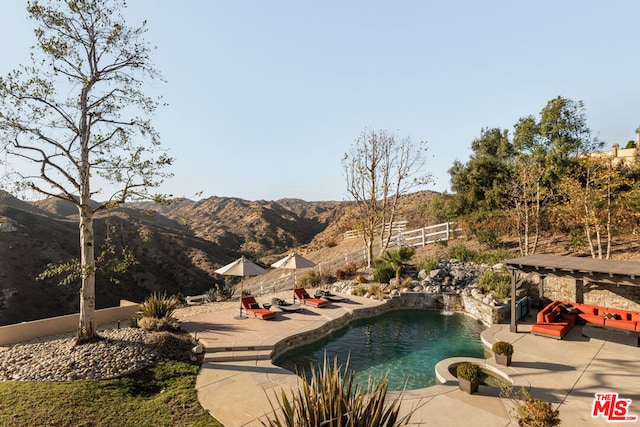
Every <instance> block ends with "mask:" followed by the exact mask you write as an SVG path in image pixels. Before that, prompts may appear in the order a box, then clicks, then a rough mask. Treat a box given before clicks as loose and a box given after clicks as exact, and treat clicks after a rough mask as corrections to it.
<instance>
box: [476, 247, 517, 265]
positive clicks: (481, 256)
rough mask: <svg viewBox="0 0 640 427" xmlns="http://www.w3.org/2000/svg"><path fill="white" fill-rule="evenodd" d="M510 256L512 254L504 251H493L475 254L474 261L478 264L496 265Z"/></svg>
mask: <svg viewBox="0 0 640 427" xmlns="http://www.w3.org/2000/svg"><path fill="white" fill-rule="evenodd" d="M512 256H513V254H512V253H511V252H509V251H508V250H506V249H494V250H492V251H480V252H477V253H476V255H475V257H474V260H475V262H476V263H478V264H497V263H499V262H501V261H504V260H505V259H509V258H511V257H512Z"/></svg>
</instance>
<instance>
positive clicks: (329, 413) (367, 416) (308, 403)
mask: <svg viewBox="0 0 640 427" xmlns="http://www.w3.org/2000/svg"><path fill="white" fill-rule="evenodd" d="M348 365H349V362H348V361H347V364H346V366H345V368H344V372H341V368H340V367H339V366H338V361H337V359H334V363H333V368H332V367H331V366H330V364H329V363H328V362H327V359H326V357H325V360H324V366H323V368H322V369H321V370H320V371H316V369H315V368H314V367H313V366H312V367H311V379H310V380H307V379H305V378H303V379H302V383H301V385H300V387H299V389H298V390H297V391H296V392H292V397H289V396H288V395H287V393H286V392H285V391H284V390H282V391H281V394H280V396H278V393H277V392H276V393H274V395H275V400H276V404H274V403H273V402H272V401H271V400H269V403H270V405H271V409H273V414H272V415H270V417H272V418H275V419H269V420H267V421H261V423H262V425H263V426H269V427H312V426H321V425H327V426H343V427H356V426H380V427H387V426H388V427H394V426H401V425H406V424H407V423H408V422H409V420H410V418H411V415H412V413H413V411H411V412H409V413H408V414H407V415H405V416H404V417H400V416H399V411H400V405H401V403H402V397H403V394H402V393H401V394H400V395H399V396H398V397H397V398H395V399H394V400H393V401H391V402H389V403H386V402H385V399H386V394H387V388H388V380H387V378H386V377H385V378H383V379H381V380H380V381H378V382H373V381H370V382H369V384H368V386H367V387H366V389H361V388H360V387H358V385H356V384H354V383H353V378H354V374H353V372H351V373H348V372H347V371H348Z"/></svg>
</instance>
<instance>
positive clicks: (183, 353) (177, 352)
mask: <svg viewBox="0 0 640 427" xmlns="http://www.w3.org/2000/svg"><path fill="white" fill-rule="evenodd" d="M144 342H145V344H147V345H148V346H150V347H152V348H154V349H155V350H157V351H158V353H159V354H160V357H161V358H162V359H165V360H181V361H184V362H187V361H189V360H190V358H191V349H192V348H193V346H194V345H196V342H195V341H194V340H193V338H192V337H191V335H189V334H187V333H181V334H177V333H175V332H168V331H162V332H153V333H150V334H149V335H147V336H146V337H145V339H144Z"/></svg>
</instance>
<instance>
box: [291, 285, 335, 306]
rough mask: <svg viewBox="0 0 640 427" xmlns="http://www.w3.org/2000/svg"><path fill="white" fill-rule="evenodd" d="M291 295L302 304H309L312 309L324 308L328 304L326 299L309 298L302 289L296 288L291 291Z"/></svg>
mask: <svg viewBox="0 0 640 427" xmlns="http://www.w3.org/2000/svg"><path fill="white" fill-rule="evenodd" d="M293 294H294V295H295V296H296V298H298V299H299V300H300V301H301V302H302V303H303V304H309V305H312V306H314V307H324V306H326V305H327V304H329V301H327V300H326V299H320V298H311V296H310V295H309V293H308V292H307V291H306V290H305V289H304V288H297V289H294V290H293Z"/></svg>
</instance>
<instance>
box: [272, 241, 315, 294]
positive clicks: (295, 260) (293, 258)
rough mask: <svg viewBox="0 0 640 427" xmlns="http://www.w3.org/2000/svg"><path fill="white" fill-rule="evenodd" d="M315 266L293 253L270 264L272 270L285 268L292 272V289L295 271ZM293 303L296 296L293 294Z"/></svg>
mask: <svg viewBox="0 0 640 427" xmlns="http://www.w3.org/2000/svg"><path fill="white" fill-rule="evenodd" d="M315 266H316V264H315V263H314V262H313V261H309V260H308V259H306V258H304V257H303V256H300V255H298V254H297V253H295V252H293V253H292V254H289V255H287V256H286V257H284V258H282V259H281V260H279V261H276V262H274V263H273V264H271V267H274V268H287V269H290V270H293V288H294V289H295V288H296V270H297V269H299V268H311V267H315ZM293 302H294V303H295V302H296V295H295V293H294V294H293Z"/></svg>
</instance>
